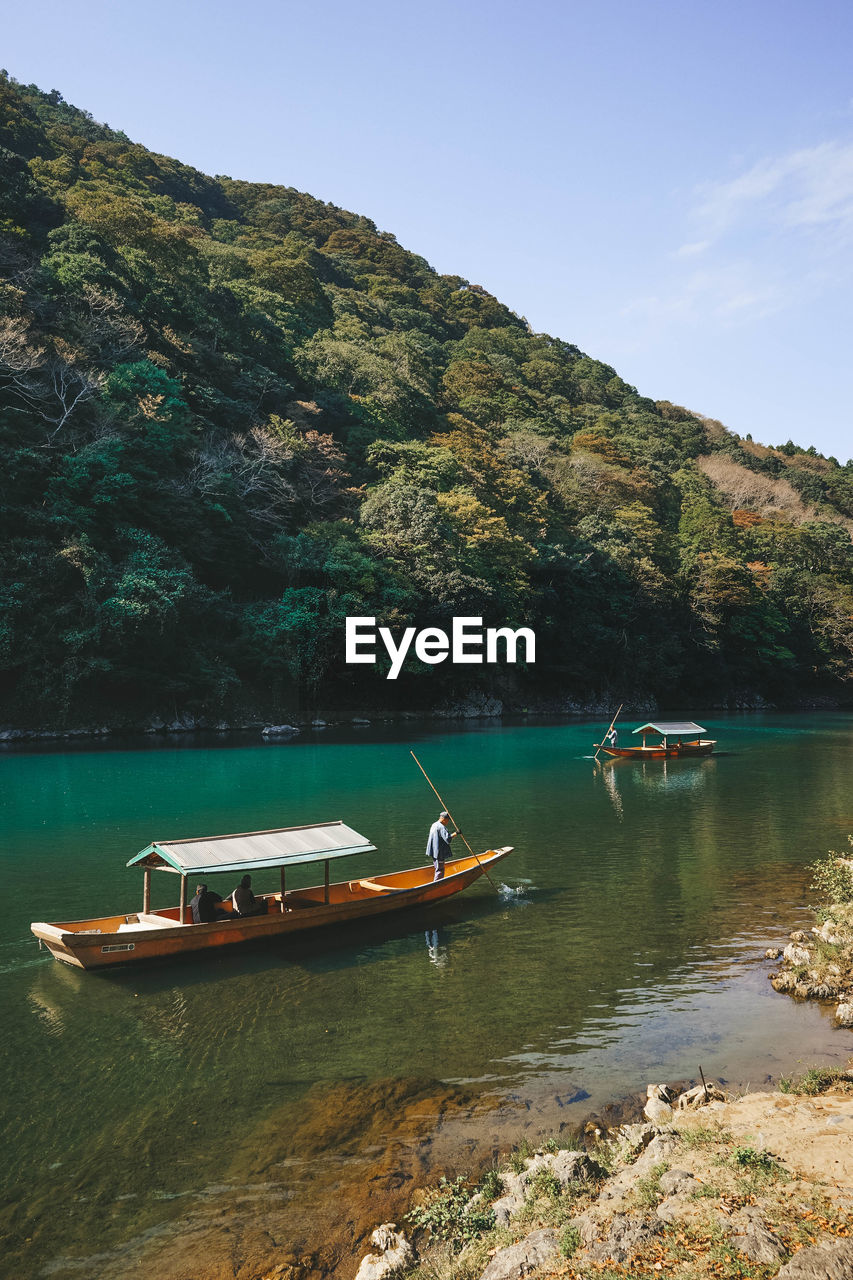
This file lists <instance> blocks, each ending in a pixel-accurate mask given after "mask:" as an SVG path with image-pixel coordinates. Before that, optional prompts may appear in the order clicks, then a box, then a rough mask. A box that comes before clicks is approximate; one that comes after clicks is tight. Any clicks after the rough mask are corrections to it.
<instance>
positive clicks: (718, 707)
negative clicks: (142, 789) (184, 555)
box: [0, 691, 843, 745]
mask: <svg viewBox="0 0 853 1280" xmlns="http://www.w3.org/2000/svg"><path fill="white" fill-rule="evenodd" d="M620 702H621V703H622V704H623V710H624V715H626V716H653V715H657V714H660V712H661V708H660V706H659V704H658V702H657V701H656V699H655V698H653V697H651V696H650V695H647V694H642V693H640V694H637V693H634V694H625V693H615V694H612V695H600V694H589V695H579V696H575V695H571V694H565V695H556V696H544V695H541V696H540V695H534V696H531V697H530V698H527V699H526V700H524V702H523V703H522V702H520V701H519V700H518V699H512V698H510V699H506V698H502V697H500V696H493V695H491V694H487V693H482V692H480V691H476V692H471V693H467V694H463V695H460V696H458V697H451V698H447V699H445V700H443V701H441V702H439V703H438V705H436V706H431V707H426V708H423V709H421V710H399V709H397V708H394V707H391V706H385V707H382V706H371V707H366V708H357V709H356V711H352V710H347V711H345V712H344V711H341V710H339V711H335V712H333V711H327V712H324V713H323V715H320V714H319V713H318V714H316V715H313V716H312V717H310V718H308V719H306V718H305V717H304V716H300V715H297V714H292V713H283V712H281V711H279V712H278V714H273V715H270V714H264V713H263V712H258V713H255V712H245V713H242V714H236V715H232V716H230V717H227V718H225V717H218V718H217V717H215V716H206V715H203V714H199V715H196V714H195V713H192V712H176V713H175V714H173V715H172V716H171V717H165V716H161V715H149V716H145V717H143V718H141V719H133V718H131V719H128V720H124V719H122V720H117V721H111V722H109V723H103V722H98V721H94V720H93V721H91V722H90V723H88V724H82V725H81V724H77V725H72V726H56V725H43V724H42V725H39V724H36V725H13V724H3V723H0V744H3V743H7V744H12V745H14V744H15V743H19V742H21V743H22V742H42V741H43V742H50V741H66V740H68V741H73V740H76V739H87V738H94V739H105V738H121V737H128V736H136V735H145V736H148V737H162V738H170V737H172V736H174V735H186V734H194V733H195V734H226V733H246V734H254V735H260V737H261V738H262V739H263V740H264V741H267V742H276V741H279V742H280V741H286V740H288V739H290V738H295V737H297V736H298V735H299V734H301V733H304V732H306V731H311V730H322V729H327V728H341V727H355V728H367V727H369V726H370V725H375V724H394V723H402V724H405V723H408V722H410V721H425V722H427V721H432V722H435V721H437V722H442V721H448V720H500V719H524V718H526V717H536V716H542V717H549V716H553V717H582V716H597V717H599V718H601V719H603V720H608V719H609V718H610V717H611V716H612V714H613V708H614V707H615V706H618V705H619V704H620ZM841 709H843V707H842V703H841V701H840V700H839V699H837V698H833V697H829V696H826V697H814V698H810V699H801V700H798V701H794V702H792V703H785V704H784V705H783V704H779V703H775V702H769V701H767V700H766V699H765V698H763V697H762V696H761V695H760V694H756V693H752V692H749V691H734V692H730V693H728V694H726V695H725V696H723V697H719V698H717V699H716V700H714V701H713V702H712V704H711V710H713V711H719V712H731V711H779V710H787V711H815V710H819V711H836V710H841ZM702 714H707V712H703V713H702Z"/></svg>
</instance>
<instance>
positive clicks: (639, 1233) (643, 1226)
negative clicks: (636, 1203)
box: [589, 1213, 663, 1263]
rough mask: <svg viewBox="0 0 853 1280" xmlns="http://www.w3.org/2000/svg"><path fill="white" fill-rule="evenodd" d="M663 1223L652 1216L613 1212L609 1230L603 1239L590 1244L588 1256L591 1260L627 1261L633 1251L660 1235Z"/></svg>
mask: <svg viewBox="0 0 853 1280" xmlns="http://www.w3.org/2000/svg"><path fill="white" fill-rule="evenodd" d="M662 1230H663V1224H662V1223H661V1222H658V1221H657V1220H656V1219H653V1218H635V1217H632V1216H630V1215H629V1214H626V1213H614V1215H613V1220H612V1222H611V1223H610V1230H609V1231H608V1232H607V1235H606V1236H605V1237H604V1239H603V1240H600V1241H599V1242H598V1243H597V1244H594V1245H592V1247H591V1248H590V1249H589V1257H590V1260H591V1261H592V1262H615V1263H622V1262H627V1261H628V1260H629V1258H630V1257H631V1255H632V1254H633V1253H636V1252H637V1250H638V1249H640V1248H642V1247H643V1246H644V1245H646V1244H648V1242H649V1241H650V1240H651V1239H653V1238H654V1236H658V1235H660V1233H661V1231H662Z"/></svg>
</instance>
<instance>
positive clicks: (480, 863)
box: [409, 751, 500, 894]
mask: <svg viewBox="0 0 853 1280" xmlns="http://www.w3.org/2000/svg"><path fill="white" fill-rule="evenodd" d="M409 755H410V756H411V757H412V759H413V760H414V762H415V764H416V765H417V766H418V768H419V769H420V771H421V773H422V774H423V775H424V777H425V778H426V780H427V782H428V783H429V785H430V786H431V787H432V789H433V791H435V787H433V785H432V779H431V778H430V776H429V774H428V773H427V771H426V769H425V768H424V767H423V765H422V764H421V762H420V760H419V759H418V757H417V756H416V755H415V753H414V751H410V752H409ZM435 794H436V796H437V797H438V803H439V804H440V805H441V807H442V809H444V811H445V813H446V814H447V816H448V818H449V819H450V821H451V822H452V823H453V825H454V827H455V828H456V833H457V835H460V836H462V832H461V831H460V830H459V823H458V822H457V821H456V819H455V818H454V816H453V814H452V813H451V812H450V810H449V809H448V807H447V805H446V804H445V803H444V801H443V800H442V798H441V796H440V795H439V794H438V792H437V791H435ZM462 840H463V842H464V844H465V848H466V849H467V850H468V852H469V853H470V855H471V857H472V858H473V859H474V861H475V862H476V864H477V866H478V867H479V868H480V870H481V871H482V873H483V875H484V876H485V877H486V879H487V880H488V882H489V884H490V885H491V886H492V888H493V889H494V891H495V893H497V894H499V893H500V889H499V888H498V886H497V885H496V884H495V882H494V880H493V879H492V877H491V876H490V875H489V873H488V871H487V870H486V868H485V867H484V866H483V864H482V862H481V861H480V859H479V858H478V857H477V855H476V853H475V852H474V850H473V849H472V848H471V846H470V844H469V843H468V841H467V840H466V839H465V837H464V836H462Z"/></svg>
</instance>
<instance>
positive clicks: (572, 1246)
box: [263, 1071, 853, 1280]
mask: <svg viewBox="0 0 853 1280" xmlns="http://www.w3.org/2000/svg"><path fill="white" fill-rule="evenodd" d="M820 1083H821V1084H822V1085H826V1084H830V1085H831V1087H832V1088H831V1091H830V1092H822V1093H819V1094H818V1093H817V1092H816V1089H817V1086H816V1084H815V1080H814V1079H812V1077H810V1076H808V1075H807V1077H806V1078H804V1080H803V1081H801V1082H788V1084H789V1092H787V1093H753V1094H747V1095H746V1096H744V1097H741V1098H726V1097H725V1096H724V1094H723V1091H722V1090H721V1088H720V1087H719V1086H718V1085H716V1084H711V1083H710V1082H709V1084H708V1086H707V1089H706V1088H705V1087H703V1085H699V1086H698V1087H695V1088H693V1089H691V1090H689V1091H687V1092H684V1093H682V1094H681V1095H680V1096H677V1097H676V1095H675V1092H674V1091H672V1090H669V1089H668V1088H667V1087H666V1086H662V1085H650V1086H649V1089H648V1095H649V1096H648V1100H647V1103H646V1116H647V1121H646V1122H645V1123H639V1124H628V1125H623V1126H621V1127H620V1128H619V1129H616V1130H614V1131H613V1132H612V1133H610V1134H607V1135H601V1134H600V1133H599V1131H595V1132H593V1133H591V1134H590V1135H589V1137H588V1145H587V1149H579V1150H568V1149H565V1148H561V1147H558V1146H557V1144H556V1143H553V1142H552V1143H548V1144H545V1146H543V1147H541V1148H540V1149H538V1150H536V1151H530V1152H528V1151H525V1150H520V1151H517V1152H515V1153H514V1154H513V1155H512V1156H511V1157H510V1159H509V1161H508V1163H506V1164H504V1165H503V1166H501V1167H500V1168H499V1169H493V1170H491V1171H489V1172H488V1173H487V1174H486V1176H485V1178H484V1179H482V1181H481V1183H480V1185H479V1188H478V1189H474V1188H473V1187H470V1186H468V1185H467V1184H466V1183H465V1180H464V1179H458V1180H457V1181H456V1182H449V1181H446V1180H443V1181H442V1183H441V1184H440V1185H439V1186H438V1187H437V1188H433V1189H431V1190H429V1191H422V1192H420V1193H418V1194H417V1195H416V1197H415V1205H414V1207H413V1210H412V1211H411V1212H410V1214H409V1215H408V1220H407V1222H406V1223H404V1224H403V1227H402V1229H400V1230H398V1228H397V1225H396V1224H394V1223H384V1224H383V1225H382V1226H381V1227H379V1228H378V1229H377V1230H376V1231H375V1232H374V1234H373V1237H372V1245H373V1248H374V1252H372V1253H371V1254H368V1255H367V1256H366V1257H364V1258H363V1260H362V1261H361V1264H360V1267H359V1269H358V1273H357V1278H356V1280H392V1277H399V1278H400V1280H402V1278H403V1277H405V1278H406V1280H519V1278H520V1277H524V1276H528V1275H533V1274H535V1275H536V1276H538V1277H541V1278H542V1280H545V1277H558V1276H559V1277H567V1278H568V1280H593V1278H595V1280H616V1277H622V1276H649V1277H652V1276H661V1275H669V1276H678V1277H683V1280H705V1278H706V1277H707V1278H708V1280H712V1278H715V1277H724V1278H725V1277H732V1280H734V1278H735V1277H755V1278H756V1280H769V1278H770V1277H778V1280H849V1278H850V1277H851V1276H853V1142H851V1136H853V1071H851V1072H826V1073H824V1078H822V1080H821V1082H820ZM797 1089H800V1090H802V1091H801V1092H796V1091H795V1090H797ZM813 1090H814V1092H813V1094H812V1096H809V1094H810V1092H811V1091H813ZM263 1280H296V1277H295V1276H294V1275H293V1274H292V1273H285V1272H284V1271H281V1270H279V1269H275V1270H273V1271H270V1272H268V1273H266V1274H265V1276H264V1277H263Z"/></svg>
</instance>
